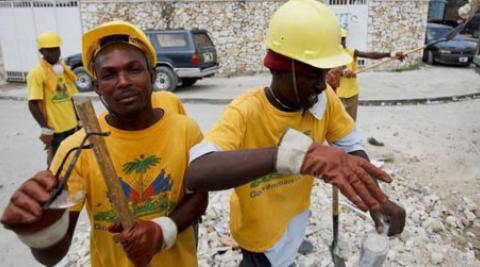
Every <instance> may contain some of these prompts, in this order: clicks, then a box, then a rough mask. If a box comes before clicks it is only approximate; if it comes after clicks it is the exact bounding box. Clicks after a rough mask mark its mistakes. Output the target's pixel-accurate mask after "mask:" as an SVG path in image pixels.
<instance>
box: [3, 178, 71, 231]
mask: <svg viewBox="0 0 480 267" xmlns="http://www.w3.org/2000/svg"><path fill="white" fill-rule="evenodd" d="M56 186H57V180H56V179H55V177H53V175H52V173H51V172H50V171H41V172H39V173H37V174H35V176H33V177H32V178H30V179H28V180H27V181H26V182H25V183H23V184H22V185H21V186H20V188H19V189H17V191H15V192H14V193H13V195H12V197H11V198H10V201H9V203H8V205H7V207H6V208H5V210H4V212H3V215H2V218H1V222H2V224H3V225H4V226H5V228H7V229H10V230H12V231H14V232H16V233H21V234H28V233H34V232H36V231H38V230H40V229H43V228H45V227H47V226H49V225H51V224H52V223H53V222H56V221H57V220H58V219H59V218H60V217H61V215H62V214H63V212H64V211H65V210H60V209H59V210H48V211H46V210H44V209H43V208H42V206H43V204H44V203H46V202H47V201H48V200H49V199H50V192H51V191H52V190H53V189H54V188H55V187H56Z"/></svg>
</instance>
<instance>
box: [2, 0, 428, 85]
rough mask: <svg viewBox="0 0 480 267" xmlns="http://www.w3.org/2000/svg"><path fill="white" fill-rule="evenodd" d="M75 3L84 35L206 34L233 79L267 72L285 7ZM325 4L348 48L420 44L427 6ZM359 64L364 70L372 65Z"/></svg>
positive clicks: (371, 1)
mask: <svg viewBox="0 0 480 267" xmlns="http://www.w3.org/2000/svg"><path fill="white" fill-rule="evenodd" d="M58 1H59V0H57V1H53V0H52V1H50V2H58ZM26 2H33V1H26ZM63 2H65V1H63ZM68 2H72V1H68ZM75 2H78V12H79V14H80V16H79V17H80V21H79V22H78V23H79V24H80V25H81V31H83V32H84V31H86V30H88V29H90V28H92V27H94V26H95V25H98V24H100V23H103V22H107V21H111V20H126V21H130V22H132V23H134V24H136V25H138V26H140V27H141V28H142V29H163V28H203V29H206V30H208V31H209V32H210V35H211V37H212V39H213V42H214V43H215V45H216V48H217V52H218V60H219V62H220V65H221V68H220V70H219V73H218V75H220V76H232V75H242V74H243V75H244V74H252V73H258V72H263V71H265V68H264V67H263V65H262V59H263V56H264V54H265V50H266V47H265V45H264V44H263V39H264V35H265V32H266V29H267V27H268V22H269V19H270V17H271V15H272V14H273V12H274V11H275V10H276V9H277V8H278V7H279V6H280V5H281V4H283V3H284V2H285V1H284V0H164V1H153V0H150V1H138V0H129V1H112V0H81V1H75ZM323 2H325V3H326V4H328V5H330V6H331V7H332V9H333V10H334V11H335V12H336V14H337V17H338V18H339V20H340V21H341V23H342V25H343V26H344V27H347V28H349V30H350V36H349V38H351V39H352V40H348V43H349V44H350V43H351V44H354V45H355V47H352V48H357V49H359V50H367V51H368V50H370V51H379V52H381V51H385V52H390V51H400V50H403V51H405V50H410V49H413V48H416V47H419V46H421V45H423V43H424V38H425V37H424V35H425V29H426V24H427V15H428V2H429V1H428V0H324V1H323ZM0 37H1V35H0ZM79 41H80V40H79ZM79 52H80V51H79ZM4 53H5V51H4ZM420 59H421V53H416V54H413V55H411V56H410V57H409V58H408V60H406V61H405V62H403V63H397V62H395V63H392V64H388V65H384V66H382V67H381V68H378V69H405V68H412V67H415V66H416V65H418V64H420ZM361 63H362V64H366V65H368V64H369V63H370V62H361ZM0 64H1V63H0Z"/></svg>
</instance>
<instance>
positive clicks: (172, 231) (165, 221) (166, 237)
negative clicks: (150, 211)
mask: <svg viewBox="0 0 480 267" xmlns="http://www.w3.org/2000/svg"><path fill="white" fill-rule="evenodd" d="M153 221H154V222H155V223H157V224H158V225H160V228H161V229H162V233H163V245H162V250H165V249H170V248H171V247H173V245H175V241H177V234H178V228H177V225H176V224H175V222H174V221H173V220H172V219H170V218H169V217H166V216H163V217H159V218H155V219H153Z"/></svg>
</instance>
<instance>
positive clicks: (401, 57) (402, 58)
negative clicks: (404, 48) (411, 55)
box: [395, 52, 408, 61]
mask: <svg viewBox="0 0 480 267" xmlns="http://www.w3.org/2000/svg"><path fill="white" fill-rule="evenodd" d="M395 57H396V58H397V59H398V60H400V61H403V60H404V59H405V58H407V57H408V55H405V54H404V53H403V52H397V53H395Z"/></svg>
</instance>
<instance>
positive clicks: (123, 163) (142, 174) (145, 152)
mask: <svg viewBox="0 0 480 267" xmlns="http://www.w3.org/2000/svg"><path fill="white" fill-rule="evenodd" d="M99 122H100V126H101V128H102V130H103V131H109V132H111V135H110V136H108V137H106V138H105V141H106V144H107V147H108V150H109V153H110V155H111V157H112V161H113V164H114V167H115V170H116V172H117V175H118V176H119V177H120V183H121V186H122V188H123V191H124V193H125V196H126V197H127V199H128V203H129V206H130V210H132V212H133V215H134V216H135V217H136V218H141V219H143V220H149V219H153V218H157V217H160V216H167V215H168V214H170V213H171V212H172V211H173V210H174V209H175V207H176V206H177V205H178V203H180V201H181V200H182V198H183V197H184V195H185V185H184V175H185V172H186V169H187V166H188V152H189V150H190V148H191V147H192V146H193V145H195V144H197V143H198V142H200V141H201V140H202V134H201V132H200V129H199V128H198V126H197V124H196V123H195V122H194V121H193V120H191V119H190V118H188V117H186V116H184V115H179V114H175V113H172V112H167V111H166V112H165V115H164V117H163V118H162V119H161V120H160V121H159V122H157V123H155V124H154V125H152V126H150V127H149V128H147V129H144V130H140V131H124V130H120V129H116V128H113V127H111V126H110V125H108V123H107V122H106V120H105V117H104V116H101V117H100V118H99ZM83 137H84V131H83V130H82V131H79V132H77V133H75V134H74V135H72V136H70V137H69V138H67V139H66V140H65V141H63V142H62V144H61V146H60V148H59V150H58V152H57V154H56V155H55V159H54V163H53V165H52V168H51V169H52V170H53V171H56V170H57V168H58V166H59V164H60V161H61V160H62V159H63V157H64V155H65V154H66V152H67V151H68V150H69V149H70V148H72V147H75V146H78V145H79V143H80V141H81V140H82V138H83ZM65 169H66V168H65ZM65 169H64V170H65ZM79 177H82V178H79ZM82 184H83V185H84V188H85V190H86V198H85V201H84V202H85V203H84V204H86V207H87V213H88V217H89V220H90V224H91V237H90V256H91V264H92V266H93V267H99V266H105V267H110V266H115V267H125V266H133V265H132V264H131V263H130V262H129V261H128V258H127V257H126V255H125V253H124V251H123V249H122V247H121V245H120V244H116V243H114V242H113V239H112V237H113V234H111V233H110V232H108V230H107V228H108V226H109V225H111V224H112V223H114V222H115V220H116V216H115V214H114V212H113V210H112V207H111V205H110V203H109V201H108V199H107V188H106V185H105V183H104V180H103V178H102V175H101V172H100V170H99V167H98V164H97V161H96V159H95V156H94V153H93V151H92V150H84V151H82V152H81V154H80V158H79V160H78V161H77V164H76V165H75V168H74V171H73V173H72V176H71V177H70V180H69V183H68V186H69V189H71V190H75V189H77V188H79V185H82ZM82 204H83V203H82ZM82 204H80V205H77V206H76V207H74V208H72V209H71V210H72V211H80V210H81V209H82ZM151 265H152V266H186V267H190V266H197V257H196V246H195V237H194V233H193V229H192V227H189V228H187V229H186V230H185V231H183V232H181V233H179V235H178V237H177V241H176V243H175V245H174V246H173V247H172V248H171V249H169V250H166V251H161V252H159V253H157V254H156V255H155V256H154V257H153V259H152V261H151Z"/></svg>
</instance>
